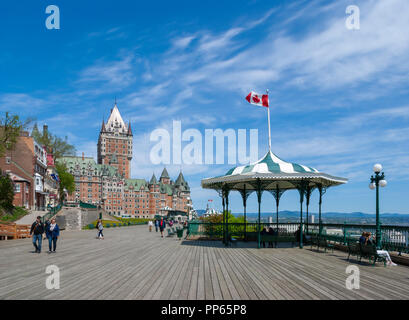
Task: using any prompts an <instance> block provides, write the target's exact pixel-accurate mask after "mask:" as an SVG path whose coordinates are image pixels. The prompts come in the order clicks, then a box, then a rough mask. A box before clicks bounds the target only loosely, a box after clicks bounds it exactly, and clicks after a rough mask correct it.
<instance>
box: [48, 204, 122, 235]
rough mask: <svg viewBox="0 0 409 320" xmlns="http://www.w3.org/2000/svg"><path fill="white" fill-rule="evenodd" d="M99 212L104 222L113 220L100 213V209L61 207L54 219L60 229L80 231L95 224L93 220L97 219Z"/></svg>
mask: <svg viewBox="0 0 409 320" xmlns="http://www.w3.org/2000/svg"><path fill="white" fill-rule="evenodd" d="M101 212H102V218H103V219H104V220H115V219H113V218H112V217H111V216H109V215H107V214H106V213H105V212H103V211H101V209H85V208H71V207H63V208H62V209H61V211H60V212H59V213H58V214H57V216H56V217H55V218H56V222H57V224H58V225H59V226H60V228H61V229H65V230H81V229H82V228H83V227H85V226H86V225H88V224H90V223H93V222H95V220H97V219H98V218H99V214H100V213H101Z"/></svg>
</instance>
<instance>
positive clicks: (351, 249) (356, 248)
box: [348, 241, 361, 261]
mask: <svg viewBox="0 0 409 320" xmlns="http://www.w3.org/2000/svg"><path fill="white" fill-rule="evenodd" d="M351 256H356V257H357V259H358V258H359V257H360V256H361V248H360V245H359V242H351V241H348V261H349V258H350V257H351Z"/></svg>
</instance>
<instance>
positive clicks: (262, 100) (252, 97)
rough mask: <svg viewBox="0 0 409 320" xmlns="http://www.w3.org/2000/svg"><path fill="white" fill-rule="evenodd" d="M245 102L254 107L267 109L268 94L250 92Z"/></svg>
mask: <svg viewBox="0 0 409 320" xmlns="http://www.w3.org/2000/svg"><path fill="white" fill-rule="evenodd" d="M246 100H247V101H248V102H250V103H251V104H255V105H256V106H261V107H267V108H268V94H258V93H255V92H254V91H251V92H250V93H249V94H248V96H247V97H246Z"/></svg>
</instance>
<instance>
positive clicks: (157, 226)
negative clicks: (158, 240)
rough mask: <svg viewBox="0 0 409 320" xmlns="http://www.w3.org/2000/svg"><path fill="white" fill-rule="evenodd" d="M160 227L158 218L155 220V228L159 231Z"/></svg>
mask: <svg viewBox="0 0 409 320" xmlns="http://www.w3.org/2000/svg"><path fill="white" fill-rule="evenodd" d="M158 228H159V220H158V219H156V220H155V229H156V232H158Z"/></svg>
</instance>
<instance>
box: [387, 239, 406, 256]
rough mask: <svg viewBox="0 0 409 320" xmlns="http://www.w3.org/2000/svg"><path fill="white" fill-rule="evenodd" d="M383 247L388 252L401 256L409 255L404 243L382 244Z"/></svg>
mask: <svg viewBox="0 0 409 320" xmlns="http://www.w3.org/2000/svg"><path fill="white" fill-rule="evenodd" d="M382 247H383V248H384V249H385V250H387V251H396V252H398V255H399V256H401V255H402V252H403V253H409V249H408V247H407V246H406V245H405V244H404V243H393V242H386V241H383V242H382Z"/></svg>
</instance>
